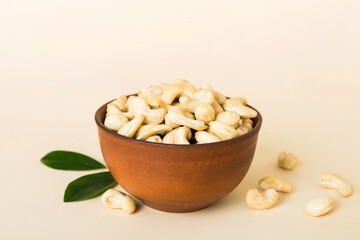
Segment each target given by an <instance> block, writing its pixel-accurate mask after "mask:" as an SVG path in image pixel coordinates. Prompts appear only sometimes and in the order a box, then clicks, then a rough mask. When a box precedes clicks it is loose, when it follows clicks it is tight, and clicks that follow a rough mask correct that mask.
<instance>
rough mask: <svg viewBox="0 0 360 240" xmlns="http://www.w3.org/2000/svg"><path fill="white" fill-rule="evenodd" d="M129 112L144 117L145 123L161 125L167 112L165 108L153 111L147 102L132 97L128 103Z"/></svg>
mask: <svg viewBox="0 0 360 240" xmlns="http://www.w3.org/2000/svg"><path fill="white" fill-rule="evenodd" d="M126 106H127V109H128V110H129V112H131V113H133V114H134V115H135V116H137V115H139V114H141V115H144V117H145V118H144V123H145V124H148V123H161V122H162V121H163V120H164V116H165V114H166V110H165V109H164V108H157V109H151V108H150V107H149V105H148V104H147V102H146V101H145V100H144V99H143V98H140V97H135V96H131V97H129V99H128V101H127V103H126Z"/></svg>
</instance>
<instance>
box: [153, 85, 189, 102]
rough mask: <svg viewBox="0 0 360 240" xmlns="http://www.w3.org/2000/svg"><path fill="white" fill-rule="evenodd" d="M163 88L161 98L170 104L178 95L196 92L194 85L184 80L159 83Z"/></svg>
mask: <svg viewBox="0 0 360 240" xmlns="http://www.w3.org/2000/svg"><path fill="white" fill-rule="evenodd" d="M160 87H161V88H162V90H163V93H162V96H161V100H162V101H163V102H165V103H166V104H171V103H172V102H173V101H174V99H175V98H176V97H178V96H180V95H187V96H191V95H192V94H194V93H196V87H194V85H192V84H190V83H189V82H188V81H186V80H180V81H175V82H174V83H173V84H161V85H160Z"/></svg>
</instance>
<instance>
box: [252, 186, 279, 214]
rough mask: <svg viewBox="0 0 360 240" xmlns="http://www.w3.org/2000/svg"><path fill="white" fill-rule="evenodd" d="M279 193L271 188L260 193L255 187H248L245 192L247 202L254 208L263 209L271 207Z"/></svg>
mask: <svg viewBox="0 0 360 240" xmlns="http://www.w3.org/2000/svg"><path fill="white" fill-rule="evenodd" d="M278 199H279V194H278V193H277V192H276V191H275V190H274V189H272V188H270V189H268V190H266V191H265V192H264V195H262V194H261V193H260V192H259V190H257V189H256V188H253V189H250V190H249V191H248V192H247V194H246V202H247V204H248V205H249V206H250V207H251V208H252V209H255V210H265V209H269V208H271V207H273V206H274V205H275V203H276V202H277V200H278Z"/></svg>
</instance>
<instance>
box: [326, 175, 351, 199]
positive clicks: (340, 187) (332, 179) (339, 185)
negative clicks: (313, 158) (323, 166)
mask: <svg viewBox="0 0 360 240" xmlns="http://www.w3.org/2000/svg"><path fill="white" fill-rule="evenodd" d="M320 184H321V186H323V187H325V188H330V189H335V190H337V191H339V193H340V194H341V195H343V196H344V197H349V196H350V195H351V194H352V193H353V188H352V186H351V184H350V183H349V182H348V181H346V180H345V179H344V178H342V177H340V176H339V175H336V174H335V173H330V172H328V173H324V174H322V175H321V176H320Z"/></svg>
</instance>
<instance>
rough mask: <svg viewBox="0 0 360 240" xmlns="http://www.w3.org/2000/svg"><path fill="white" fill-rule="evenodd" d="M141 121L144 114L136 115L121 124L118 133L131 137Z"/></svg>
mask: <svg viewBox="0 0 360 240" xmlns="http://www.w3.org/2000/svg"><path fill="white" fill-rule="evenodd" d="M143 121H144V115H142V114H139V115H137V116H136V117H135V118H134V119H133V120H131V121H130V122H128V123H126V124H125V125H124V126H122V127H121V128H120V129H119V131H118V134H120V135H123V136H125V137H133V136H134V134H135V133H136V131H137V130H138V129H139V127H140V126H141V124H142V122H143Z"/></svg>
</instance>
